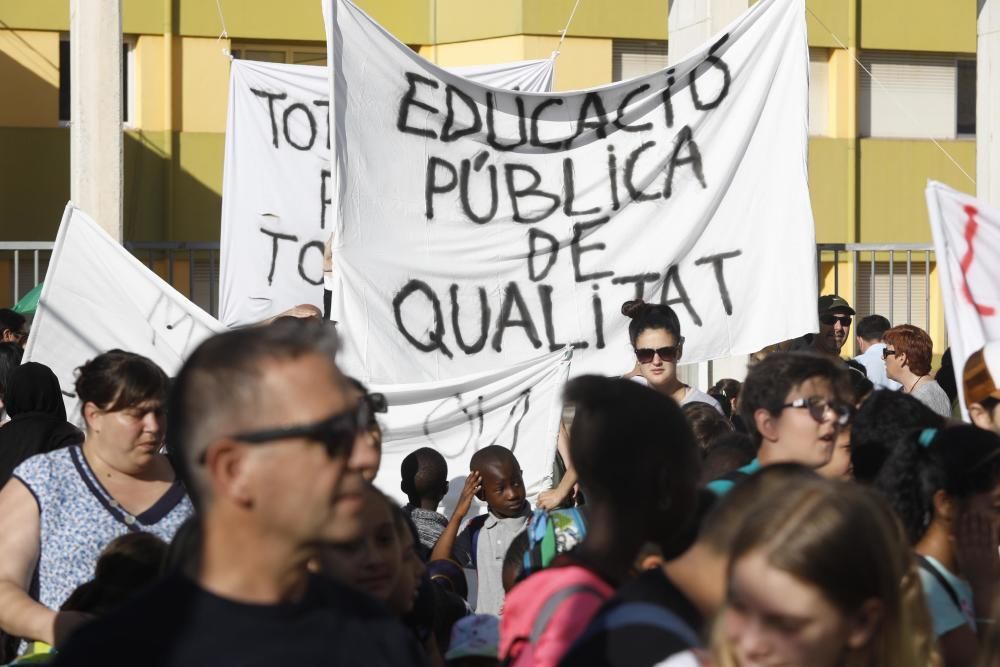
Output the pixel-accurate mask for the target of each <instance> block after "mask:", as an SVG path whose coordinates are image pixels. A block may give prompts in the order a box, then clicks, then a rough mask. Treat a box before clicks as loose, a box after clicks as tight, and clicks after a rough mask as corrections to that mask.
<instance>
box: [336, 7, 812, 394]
mask: <svg viewBox="0 0 1000 667" xmlns="http://www.w3.org/2000/svg"><path fill="white" fill-rule="evenodd" d="M324 15H325V17H326V19H327V26H326V28H327V53H328V57H329V62H328V65H329V68H328V69H329V71H330V73H331V77H332V80H331V86H332V87H331V94H330V112H331V137H333V141H332V144H333V147H332V150H333V159H332V162H331V169H332V171H333V174H332V176H331V179H330V184H329V185H330V187H329V189H328V190H327V192H328V194H329V196H330V198H331V203H330V204H329V209H330V210H329V212H328V214H327V215H328V218H327V219H328V224H332V225H334V226H335V229H336V233H335V239H336V242H335V247H334V251H333V264H334V268H333V271H334V279H333V282H332V285H331V287H332V292H333V298H332V305H333V308H332V315H331V316H332V318H333V319H335V320H337V321H338V322H339V323H340V326H341V330H342V331H343V332H344V333H345V338H346V341H345V347H344V350H343V354H342V356H341V357H340V361H341V362H342V363H343V365H344V366H345V368H347V369H348V371H349V372H351V373H352V374H355V375H358V376H359V377H362V378H366V379H369V380H371V381H372V382H420V381H433V380H438V379H444V378H450V377H456V376H460V375H464V374H468V373H476V372H482V371H486V370H489V369H494V368H497V367H500V366H503V365H505V364H510V363H514V362H517V361H520V360H524V359H529V358H533V357H535V356H537V355H538V354H541V353H544V352H547V351H556V350H561V349H565V348H570V347H571V348H573V349H574V350H575V353H574V362H573V373H574V374H578V373H586V372H596V373H602V374H622V373H625V372H627V371H629V370H630V369H631V368H632V367H633V365H634V364H635V357H634V355H633V352H632V349H631V346H630V344H629V340H628V335H627V331H626V323H627V322H626V318H625V317H624V316H623V315H622V314H621V304H622V303H623V302H624V301H626V300H630V299H634V298H636V297H637V296H642V297H644V298H645V299H646V300H647V301H651V302H659V303H666V304H669V305H671V306H672V307H673V308H674V309H675V310H676V311H677V313H678V315H679V317H680V319H681V323H682V328H683V334H684V336H685V338H686V341H687V342H686V344H685V349H684V352H685V358H684V361H686V362H694V361H704V360H708V359H713V358H718V357H727V356H731V355H737V354H745V353H750V352H753V351H756V350H758V349H760V348H761V347H764V346H765V345H768V344H771V343H775V342H778V341H782V340H787V339H791V338H795V337H797V336H800V335H801V334H804V333H807V332H809V331H816V329H817V318H816V249H815V232H814V227H813V217H812V207H811V204H810V200H809V189H808V182H807V176H806V147H807V130H808V114H807V104H808V66H809V57H808V46H807V43H806V25H805V6H804V3H803V2H802V0H761V1H760V2H758V3H756V4H755V5H754V6H753V7H752V8H750V9H749V11H747V13H746V14H744V15H743V16H742V17H740V18H739V19H738V20H736V21H734V22H733V23H732V24H731V25H730V26H728V27H727V28H726V29H725V30H724V31H723V32H722V33H720V34H719V35H716V36H715V37H714V38H713V39H712V40H711V41H710V42H708V43H706V44H705V45H704V46H703V47H702V48H701V49H698V50H696V51H695V52H694V54H693V55H692V56H691V57H690V58H688V59H687V60H684V61H683V62H680V63H677V64H676V65H675V66H673V67H671V68H669V69H665V70H662V71H660V72H656V73H654V74H650V75H647V76H642V77H637V78H634V79H631V80H628V81H622V82H619V83H614V84H611V85H608V86H603V87H600V88H594V89H590V90H583V91H573V92H569V93H549V94H534V93H524V92H520V93H518V92H511V91H507V90H499V89H496V88H492V87H489V86H483V85H479V84H476V83H473V82H471V81H469V80H467V79H462V78H459V77H456V76H454V75H453V74H452V73H450V72H447V71H445V70H443V69H440V68H438V67H435V66H434V65H433V64H431V63H429V62H427V61H426V60H424V59H423V58H420V57H419V56H417V55H416V54H415V53H414V52H413V50H412V49H410V48H409V47H407V46H406V45H405V44H402V43H400V42H398V41H397V40H395V39H394V38H393V37H392V35H390V34H389V33H388V32H386V31H385V30H384V29H383V28H382V27H381V26H379V25H378V24H377V23H375V22H374V21H373V20H372V19H371V18H369V17H368V16H367V15H366V14H365V13H364V12H363V11H361V10H360V9H359V8H358V7H357V6H355V5H354V4H352V3H350V2H349V1H348V0H325V2H324Z"/></svg>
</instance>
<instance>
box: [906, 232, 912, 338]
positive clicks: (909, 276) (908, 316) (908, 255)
mask: <svg viewBox="0 0 1000 667" xmlns="http://www.w3.org/2000/svg"><path fill="white" fill-rule="evenodd" d="M906 323H907V324H913V251H912V250H907V251H906Z"/></svg>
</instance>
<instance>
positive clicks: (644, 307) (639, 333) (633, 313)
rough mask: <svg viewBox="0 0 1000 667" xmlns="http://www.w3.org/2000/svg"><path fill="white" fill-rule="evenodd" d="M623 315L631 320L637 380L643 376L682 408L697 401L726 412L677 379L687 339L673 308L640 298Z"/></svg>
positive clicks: (702, 393) (627, 307)
mask: <svg viewBox="0 0 1000 667" xmlns="http://www.w3.org/2000/svg"><path fill="white" fill-rule="evenodd" d="M622 315H624V316H625V317H628V318H629V319H630V320H631V322H629V325H628V335H629V340H630V341H631V342H632V348H633V349H634V350H635V359H636V362H637V365H638V369H637V370H638V376H636V377H641V378H642V379H643V380H644V381H645V383H646V384H647V385H649V387H650V388H652V389H654V390H656V391H658V392H660V393H661V394H663V395H664V396H669V397H670V398H672V399H674V400H675V401H677V403H679V404H680V405H684V404H686V403H694V402H695V401H697V402H701V403H708V404H709V405H711V406H712V407H714V408H715V409H716V410H718V411H719V412H720V413H722V407H721V406H720V405H719V403H718V401H716V400H715V399H714V398H712V397H711V396H709V395H708V394H706V393H705V392H703V391H701V390H700V389H697V388H695V387H691V386H689V385H686V384H684V383H683V382H681V381H680V379H678V377H677V362H679V361H680V359H681V354H682V353H683V351H684V336H682V335H681V323H680V320H678V319H677V313H675V312H674V311H673V309H672V308H671V307H670V306H662V305H658V304H652V303H646V302H645V301H643V300H642V299H636V300H634V301H626V302H625V303H623V304H622ZM723 414H724V413H723Z"/></svg>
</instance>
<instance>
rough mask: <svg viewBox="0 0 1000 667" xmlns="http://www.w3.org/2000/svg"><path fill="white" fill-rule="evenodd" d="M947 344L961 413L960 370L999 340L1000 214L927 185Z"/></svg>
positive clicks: (967, 197)
mask: <svg viewBox="0 0 1000 667" xmlns="http://www.w3.org/2000/svg"><path fill="white" fill-rule="evenodd" d="M926 195H927V212H928V214H929V215H930V221H931V233H932V234H933V236H934V250H935V252H936V254H937V268H938V273H939V275H940V276H941V296H942V297H943V299H944V316H945V325H946V326H947V328H948V344H949V345H950V346H951V359H952V362H953V363H954V365H955V376H956V377H955V379H956V381H957V384H958V390H959V398H960V399H961V400H960V403H961V405H962V413H963V414H965V400H964V395H963V394H964V392H963V390H962V370H963V369H964V368H965V362H966V360H967V359H968V358H969V355H971V354H972V353H973V352H975V351H976V350H978V349H979V348H981V347H982V346H983V345H984V344H985V343H987V342H988V341H994V340H1000V210H998V209H995V208H993V207H991V206H987V205H986V204H984V203H982V202H980V201H979V200H978V199H976V198H975V197H972V196H970V195H967V194H963V193H961V192H959V191H957V190H953V189H951V188H950V187H948V186H947V185H944V184H943V183H938V182H937V181H930V182H929V183H928V184H927V190H926Z"/></svg>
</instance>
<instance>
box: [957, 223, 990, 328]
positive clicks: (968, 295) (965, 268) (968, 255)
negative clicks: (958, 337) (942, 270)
mask: <svg viewBox="0 0 1000 667" xmlns="http://www.w3.org/2000/svg"><path fill="white" fill-rule="evenodd" d="M964 209H965V214H966V215H967V216H968V220H966V223H965V242H966V244H967V249H966V251H965V255H964V256H963V257H962V262H961V264H960V266H961V267H962V294H963V295H964V296H965V299H966V300H967V301H968V302H969V303H970V304H971V305H972V307H973V308H975V309H976V312H977V313H979V314H980V315H984V316H987V317H989V316H990V315H995V314H996V309H995V308H993V307H992V306H984V305H981V304H978V303H976V300H975V299H973V298H972V291H971V290H970V289H969V267H971V266H972V260H973V258H974V256H975V251H974V249H973V247H972V240H973V239H974V238H975V236H976V231H977V230H978V229H979V223H977V222H976V214H977V213H978V212H979V211H978V210H977V209H976V207H975V206H965V207H964Z"/></svg>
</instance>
